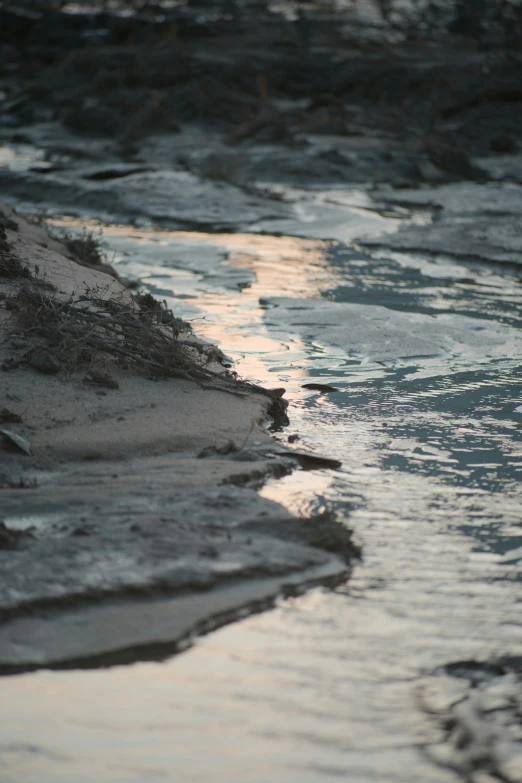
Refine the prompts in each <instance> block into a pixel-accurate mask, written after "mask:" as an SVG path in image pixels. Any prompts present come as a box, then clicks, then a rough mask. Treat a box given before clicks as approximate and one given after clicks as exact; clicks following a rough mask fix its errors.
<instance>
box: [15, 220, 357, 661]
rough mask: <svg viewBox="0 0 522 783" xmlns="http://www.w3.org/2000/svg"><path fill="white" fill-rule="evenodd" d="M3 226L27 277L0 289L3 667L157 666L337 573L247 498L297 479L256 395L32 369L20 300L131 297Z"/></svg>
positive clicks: (336, 565)
mask: <svg viewBox="0 0 522 783" xmlns="http://www.w3.org/2000/svg"><path fill="white" fill-rule="evenodd" d="M0 215H1V216H2V224H3V227H2V233H3V239H2V240H1V241H2V243H3V244H2V253H3V258H4V259H6V258H8V257H13V258H15V259H17V260H18V261H19V262H20V263H21V265H22V267H23V268H27V269H28V270H29V272H30V273H31V275H33V280H29V279H27V280H25V281H24V280H23V279H17V278H16V277H13V276H11V277H5V276H4V277H1V278H0V330H1V332H0V334H1V340H0V364H3V370H4V371H3V372H2V373H1V375H0V382H1V387H0V388H1V394H0V409H1V413H0V416H1V417H2V421H1V422H0V429H3V430H7V431H8V432H11V433H14V434H15V435H18V436H21V437H22V438H24V439H26V440H27V442H28V443H30V450H31V453H30V454H27V453H24V451H23V450H21V449H20V448H19V447H17V446H16V444H13V442H12V441H11V440H10V439H9V436H5V435H3V436H1V437H2V442H1V443H0V479H1V483H0V507H1V514H0V519H1V520H2V521H3V523H4V526H5V527H4V528H3V531H4V533H3V536H4V540H3V546H2V547H0V670H1V671H4V672H8V671H17V670H18V671H19V670H23V669H30V668H33V667H38V666H50V665H51V666H53V665H73V664H74V663H80V662H81V663H89V662H90V663H105V662H110V661H115V660H129V659H131V658H132V656H133V655H139V656H141V657H150V656H152V657H154V656H157V655H159V654H166V653H167V652H171V651H173V650H175V649H176V645H177V644H179V643H180V642H181V641H182V640H186V638H187V637H188V636H189V635H190V634H191V633H194V632H195V631H198V630H202V629H206V628H210V627H213V626H215V625H217V624H219V623H220V622H223V621H225V620H226V619H229V618H230V617H232V616H235V615H236V614H237V612H238V611H240V610H241V609H244V608H245V607H248V608H249V610H252V609H254V608H255V607H259V606H263V605H265V604H266V602H268V601H270V600H271V599H273V598H274V597H275V596H276V595H278V594H280V593H281V592H285V591H286V590H292V591H295V590H297V589H300V586H302V585H305V584H309V583H315V582H329V581H336V580H340V579H342V578H343V577H344V576H346V575H347V572H348V566H347V564H346V562H345V560H343V559H341V557H338V556H337V555H332V554H330V553H328V552H325V551H323V550H318V549H315V548H311V547H309V546H307V544H306V539H305V535H304V533H303V529H302V525H301V523H300V522H299V520H296V519H295V518H293V517H292V516H291V515H290V514H289V513H288V512H287V511H286V510H285V509H283V508H282V507H280V506H278V505H277V504H275V503H272V502H270V501H268V500H264V499H262V498H260V497H259V496H258V495H257V493H256V492H255V489H254V488H252V484H253V483H254V482H255V480H256V479H257V480H258V481H262V480H263V478H264V477H265V476H267V475H281V474H283V473H285V472H288V471H289V470H291V469H292V467H293V464H294V463H293V461H292V460H291V459H290V458H287V457H284V456H281V454H280V449H279V448H278V451H279V454H278V455H275V454H274V443H273V441H272V439H271V438H270V436H269V435H268V433H267V432H266V430H265V428H264V423H265V422H266V419H267V412H268V410H269V408H270V406H271V404H272V403H273V399H271V397H270V396H267V395H265V394H261V393H256V392H255V391H249V392H245V389H239V388H238V389H236V392H238V393H236V392H234V390H232V391H230V390H220V389H218V388H215V387H212V385H211V384H210V385H209V384H203V383H198V382H197V381H194V380H190V379H186V378H174V379H172V378H163V379H161V378H160V379H156V380H155V381H154V382H152V381H151V380H150V378H149V377H147V375H146V373H142V374H139V373H136V372H135V371H131V370H130V369H129V368H125V367H124V366H122V363H121V362H118V361H116V360H115V359H114V357H108V356H104V357H103V356H100V357H96V360H95V362H94V365H95V370H96V371H97V372H102V374H103V373H105V374H106V375H107V374H108V375H109V376H110V378H111V379H112V381H114V382H115V384H114V385H116V383H117V384H118V386H119V388H107V386H100V385H99V384H96V383H92V379H91V381H89V380H86V376H87V378H89V377H90V376H89V372H90V370H91V368H90V367H87V368H86V367H85V366H83V367H77V368H76V369H71V368H68V367H66V366H61V367H60V368H59V369H57V370H55V371H52V372H42V371H41V367H40V370H38V369H37V368H36V367H37V365H38V361H34V350H33V348H34V344H35V343H34V338H33V337H32V336H31V335H30V334H29V332H28V330H27V327H26V332H24V328H23V327H22V326H21V325H20V316H21V315H23V313H22V314H21V313H20V311H19V309H18V310H17V309H16V306H15V308H14V309H13V304H12V303H13V298H14V296H15V294H16V291H17V290H19V287H20V285H23V284H24V283H26V284H28V285H32V286H34V277H36V279H37V281H38V280H39V281H40V283H39V284H37V288H39V289H40V290H42V291H44V292H45V291H49V290H51V291H53V295H55V296H57V297H60V298H61V299H63V300H65V301H66V300H69V299H70V298H71V297H73V298H75V300H77V299H78V297H79V296H81V295H82V293H89V292H92V291H93V290H96V291H97V292H100V296H103V297H105V298H107V299H111V298H116V299H118V300H119V301H129V302H131V303H132V297H131V294H130V293H129V292H128V291H127V290H126V289H125V288H124V286H123V285H122V284H121V283H120V282H119V281H118V280H116V279H114V278H112V277H110V276H109V275H108V274H106V273H105V272H103V271H98V270H96V269H93V268H92V267H86V266H83V265H80V264H79V263H77V262H76V261H75V260H74V259H72V258H71V257H70V254H68V252H67V249H66V247H65V246H64V245H62V244H61V243H60V242H58V241H56V240H54V239H52V238H50V237H49V235H48V234H47V233H46V231H45V229H43V228H41V227H39V226H37V225H35V224H33V223H30V222H28V221H26V220H25V219H23V218H21V217H20V216H19V215H16V214H14V213H12V212H10V211H9V210H8V209H6V208H3V209H2V212H1V213H0ZM4 273H5V264H4ZM18 308H19V305H18ZM192 339H193V338H192ZM38 350H41V344H40V347H39V348H38ZM51 353H52V350H51ZM31 357H32V358H31ZM47 369H48V370H49V369H52V368H47ZM17 417H19V420H17ZM6 531H7V532H6ZM16 531H29V532H30V535H21V536H18V534H17V533H16Z"/></svg>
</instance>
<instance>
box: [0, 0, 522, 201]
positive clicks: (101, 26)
mask: <svg viewBox="0 0 522 783" xmlns="http://www.w3.org/2000/svg"><path fill="white" fill-rule="evenodd" d="M85 8H86V10H85V12H83V13H75V14H72V13H65V12H64V11H62V10H60V9H59V8H58V7H57V6H54V7H53V6H52V4H49V3H43V2H42V3H37V2H33V3H30V4H24V3H8V2H4V3H3V4H1V7H0V123H1V129H2V130H1V136H2V138H3V139H4V140H5V141H8V142H9V141H10V142H15V143H24V142H25V143H37V144H38V145H40V146H43V147H44V148H45V161H43V162H41V163H40V164H39V166H37V167H36V168H37V171H35V172H33V173H35V174H38V175H40V176H42V175H44V174H45V175H47V176H51V177H52V175H53V174H60V173H61V172H63V171H64V169H65V170H66V169H67V167H68V166H69V165H70V163H71V159H74V158H76V162H77V159H78V158H81V159H82V162H83V163H85V162H89V159H91V160H92V158H93V157H94V158H96V157H97V153H101V157H102V158H104V159H105V160H108V159H110V160H112V161H113V162H114V161H118V162H120V163H121V162H124V163H126V164H128V165H129V166H131V167H132V166H134V167H140V166H143V165H146V164H147V163H149V164H150V162H151V161H150V156H149V159H148V160H147V155H146V154H145V153H144V147H145V146H146V145H145V141H146V139H147V138H149V137H151V136H155V137H157V136H158V135H159V134H160V135H165V134H168V135H169V137H170V139H171V144H170V146H169V149H163V150H162V155H163V156H164V158H165V162H168V164H169V165H170V166H173V167H174V168H179V169H181V170H183V169H184V170H189V171H190V172H192V173H195V174H197V175H202V176H204V177H206V178H211V179H215V180H225V181H227V182H232V183H235V184H240V185H242V186H245V185H249V184H251V183H253V182H255V181H259V180H264V181H270V180H274V179H277V181H278V182H285V181H286V182H287V183H289V184H300V183H301V182H302V181H303V177H306V180H307V182H308V183H310V182H317V183H325V182H329V183H332V182H350V183H357V182H364V183H368V182H373V183H390V184H391V185H392V186H393V187H395V188H401V187H412V186H414V187H415V186H417V185H418V184H422V183H423V182H428V183H430V184H440V183H447V182H454V181H461V180H468V181H469V180H472V181H479V182H480V181H484V180H487V179H488V178H489V177H490V174H488V173H487V172H485V171H484V170H483V169H482V168H481V167H480V165H477V163H476V162H475V161H474V158H476V157H485V156H495V155H505V154H514V153H516V151H517V149H518V146H519V138H520V130H519V129H520V126H521V121H522V78H521V77H522V57H521V56H520V55H519V52H518V49H519V48H520V47H518V46H517V42H516V41H514V42H512V43H511V44H510V45H509V46H508V45H507V44H506V41H505V40H500V41H499V40H492V41H489V42H488V41H486V42H483V41H478V42H477V40H475V39H473V38H469V37H465V36H463V35H462V34H458V33H456V32H449V31H448V30H447V29H445V28H444V29H443V31H442V33H441V34H440V35H439V36H438V37H436V38H435V39H433V40H426V39H424V40H421V39H420V38H419V37H417V38H415V39H411V40H408V36H406V35H403V36H402V38H403V40H402V41H398V42H395V43H390V42H389V40H388V41H387V40H386V36H384V35H383V36H382V37H381V40H375V39H374V40H369V38H368V36H367V35H364V34H363V32H364V31H363V32H361V30H360V29H359V28H357V29H355V28H354V27H353V24H352V25H351V24H350V23H349V20H347V19H346V18H344V17H339V16H335V15H332V14H330V15H327V14H325V13H322V14H319V13H317V12H315V13H314V11H313V8H312V10H309V11H307V13H306V14H304V12H302V11H301V12H300V15H298V16H297V18H295V19H293V20H292V19H288V18H287V17H283V16H282V15H281V14H278V13H275V12H272V11H270V10H267V4H265V3H252V2H246V3H243V4H241V5H238V4H237V3H230V8H229V7H228V6H227V7H226V8H225V7H224V6H223V5H219V6H218V5H217V4H216V3H215V2H212V0H208V1H207V2H205V1H204V0H203V1H202V2H198V3H197V4H196V3H189V4H188V5H186V6H179V7H178V8H174V9H170V10H164V9H161V8H160V7H159V5H157V4H150V3H149V4H147V8H148V10H142V11H141V12H136V13H134V14H131V15H128V16H121V15H119V14H117V13H116V12H104V11H97V10H96V9H94V10H93V9H90V10H89V7H87V6H86V7H85ZM410 38H411V36H410ZM51 128H52V130H51ZM58 128H60V129H61V131H62V132H61V133H60V132H59V131H58ZM195 128H199V129H200V130H201V131H203V133H204V136H203V137H201V136H200V137H199V138H198V136H197V134H195V132H194V129H195ZM187 130H188V131H190V132H189V134H188V138H187ZM63 131H66V132H67V133H66V134H64V133H63ZM71 134H74V135H75V136H77V137H78V138H77V139H76V142H75V143H73V141H72V140H71V139H72V137H71ZM94 140H95V143H94V144H92V143H91V142H93V141H94ZM82 142H83V143H82ZM102 142H103V144H102ZM128 173H129V170H125V171H118V170H110V171H107V170H105V171H95V170H93V171H91V172H87V173H84V176H86V177H87V178H88V179H90V180H91V181H93V180H98V181H99V180H101V179H105V180H107V179H109V178H116V177H118V176H124V175H126V174H128ZM514 177H515V179H516V180H517V181H518V180H519V178H520V177H519V175H518V174H516V173H515V174H514ZM6 184H7V183H6Z"/></svg>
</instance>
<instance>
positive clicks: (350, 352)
mask: <svg viewBox="0 0 522 783" xmlns="http://www.w3.org/2000/svg"><path fill="white" fill-rule="evenodd" d="M57 223H59V224H61V225H63V223H64V222H63V221H57ZM69 227H70V224H69ZM104 233H105V237H106V239H107V242H108V243H109V246H110V248H111V251H112V252H113V253H114V260H115V263H117V264H118V265H119V267H120V271H121V272H122V273H123V274H130V275H138V276H140V277H141V278H142V279H144V282H145V284H146V285H147V286H148V287H149V289H150V290H151V291H152V292H153V293H154V294H155V295H156V296H159V297H160V298H164V299H165V300H166V301H167V302H168V304H169V305H172V306H173V307H174V308H175V310H176V312H177V313H178V314H180V315H183V316H185V317H187V318H189V319H193V320H194V324H195V325H196V326H197V329H198V331H200V332H202V333H203V334H205V335H206V336H208V337H209V338H212V339H215V340H219V341H220V343H221V345H222V347H223V348H224V349H225V350H226V351H227V352H228V353H229V354H230V355H231V357H232V358H233V359H234V361H235V362H237V365H236V366H237V368H238V370H239V371H240V372H241V373H242V374H243V375H245V376H248V377H250V378H252V379H254V380H257V381H261V382H262V383H264V384H267V385H270V386H281V385H284V386H285V387H286V389H287V397H288V398H289V400H290V402H291V407H290V419H291V424H290V427H289V428H287V429H286V430H285V431H284V432H280V433H278V434H277V437H279V438H280V439H281V440H283V441H285V442H286V440H287V438H288V436H289V435H297V436H298V438H299V440H298V441H297V442H296V446H298V447H303V448H306V449H313V450H316V451H318V452H320V453H322V454H325V455H326V456H330V457H335V458H338V459H340V460H342V463H343V466H342V468H341V469H340V470H338V471H328V470H322V471H311V472H304V471H297V472H295V473H294V474H293V475H292V476H289V477H287V478H285V479H282V480H279V481H277V482H273V483H270V484H268V485H267V486H266V487H265V488H264V489H263V490H262V492H263V494H264V495H265V496H267V497H270V498H272V499H275V500H278V501H279V502H281V503H283V504H285V505H286V506H288V507H289V508H291V509H292V510H295V511H296V512H299V513H310V512H317V511H321V510H323V509H325V508H332V509H335V510H337V511H338V513H339V514H340V516H341V517H342V518H343V519H344V520H346V523H347V524H349V525H351V526H352V527H353V528H354V529H355V531H356V536H357V539H358V541H359V542H360V543H361V544H362V546H363V553H364V557H363V561H362V562H361V563H360V564H358V565H357V566H356V568H355V570H354V574H353V577H352V579H351V580H350V582H349V583H348V584H347V585H344V586H342V587H340V588H338V589H337V590H335V591H333V592H331V591H326V590H314V591H312V592H310V593H308V594H307V595H305V596H302V597H300V598H296V599H292V600H285V601H281V602H280V604H279V605H278V606H277V607H276V608H275V609H273V610H272V611H269V612H266V613H264V614H262V615H258V616H253V617H249V618H246V619H244V620H242V621H240V622H237V623H234V624H232V625H230V626H228V627H227V628H224V629H222V630H220V631H217V632H215V633H212V634H210V635H209V636H207V637H204V638H201V639H198V640H196V641H195V644H194V646H193V647H192V648H190V649H188V650H187V651H186V652H185V653H183V654H181V655H179V656H177V657H175V658H172V659H170V660H168V661H166V662H164V663H155V664H151V663H140V662H137V663H136V664H134V665H132V666H128V667H121V668H114V669H110V670H101V671H88V672H38V673H35V674H29V675H22V676H16V677H11V678H8V679H4V680H3V681H2V683H1V684H0V693H1V698H2V701H3V703H8V704H9V705H10V710H9V714H4V716H3V717H2V718H1V719H0V723H1V728H0V736H1V737H2V740H1V741H2V751H1V753H0V769H2V767H3V769H2V780H3V781H4V780H5V781H9V782H10V781H15V780H16V781H17V783H33V782H34V783H36V781H38V782H39V783H51V782H52V783H61V781H63V782H64V783H65V781H67V783H70V781H71V780H74V781H75V783H92V781H93V780H96V781H97V783H109V782H110V783H115V782H116V781H119V782H121V783H129V781H140V783H145V781H147V782H148V781H160V780H176V781H184V782H185V781H187V782H188V781H208V780H210V779H212V780H214V781H222V782H223V783H266V781H269V780H271V781H278V782H279V781H280V782H281V783H326V782H327V781H332V780H349V781H357V783H359V782H361V783H363V782H364V783H366V782H367V783H375V781H386V782H387V783H389V782H390V781H398V782H399V781H400V782H401V783H407V782H408V781H412V783H428V782H431V781H433V783H442V782H443V781H446V780H447V781H451V780H455V779H457V774H458V773H460V774H462V775H463V776H464V777H465V776H466V775H467V776H468V777H467V779H468V780H472V781H476V783H479V781H480V783H483V781H487V780H493V779H495V775H497V778H496V779H498V774H501V775H503V776H504V778H503V779H504V780H509V781H520V780H522V750H521V747H522V746H521V739H522V731H521V729H520V717H519V716H520V714H521V713H520V710H519V713H518V717H517V712H516V705H517V704H519V705H520V709H522V702H521V698H522V697H521V693H522V689H521V687H520V677H519V674H520V670H519V669H517V666H516V665H515V664H513V663H512V664H510V666H511V669H512V670H510V671H511V673H510V672H509V671H507V670H506V667H504V668H502V667H498V668H497V669H491V670H486V669H484V667H482V668H481V666H480V665H478V664H481V663H482V662H486V661H498V660H500V659H505V660H507V659H509V660H510V661H511V662H513V661H515V662H516V660H518V659H517V656H521V655H522V619H521V618H522V614H521V605H522V604H521V598H522V590H521V573H522V526H521V515H520V508H521V499H522V492H521V488H520V476H521V471H522V442H521V440H522V438H521V434H520V433H521V426H520V423H521V421H522V398H521V396H522V395H521V385H520V382H521V370H522V337H521V332H520V325H521V324H520V321H521V318H522V317H521V308H520V305H521V303H522V289H521V286H520V281H519V279H518V277H517V275H516V274H513V273H510V272H502V273H501V272H500V271H499V270H498V269H495V268H493V267H490V266H487V265H473V264H471V263H470V264H462V263H456V262H455V261H452V260H451V259H448V258H444V257H438V258H434V257H431V258H422V257H419V256H416V255H410V256H408V255H405V254H402V255H401V254H394V253H391V252H385V251H379V252H378V253H375V254H373V255H368V254H367V253H364V252H362V251H360V250H359V249H357V247H356V246H350V245H346V244H343V243H342V242H339V241H334V240H325V239H318V238H314V237H313V236H309V237H308V238H298V237H291V236H263V235H259V234H255V233H252V234H242V235H237V234H221V235H209V234H197V233H181V232H168V231H162V232H157V231H156V232H155V231H151V230H147V229H136V230H134V229H133V230H132V232H129V229H128V228H126V227H118V226H107V227H105V229H104ZM310 233H311V232H310ZM310 382H315V383H322V384H328V385H330V386H332V387H335V389H336V391H332V392H329V393H323V392H319V391H310V390H306V389H304V388H303V384H305V383H310ZM520 660H521V661H522V658H521V659H520ZM463 661H465V662H466V661H467V662H470V661H471V662H478V664H477V665H475V664H473V665H472V664H466V665H464V666H462V665H460V662H463ZM466 666H467V667H468V668H466ZM470 666H471V669H469V667H470ZM473 666H475V668H473ZM507 668H508V669H509V667H507ZM468 670H469V671H473V672H475V674H473V676H472V675H469V676H468V674H469V671H468ZM506 672H507V673H506ZM517 672H518V674H517ZM473 678H475V679H473ZM471 681H473V682H474V683H475V685H476V686H477V687H476V688H475V689H474V691H473V693H472V694H471V696H472V698H473V699H475V698H478V697H477V694H478V696H479V697H480V699H482V701H481V702H480V704H481V705H482V706H480V709H479V708H478V707H477V708H476V709H475V706H474V705H475V702H474V701H473V700H472V699H471V697H470V693H471V690H470V687H469V684H470V682H471ZM499 694H500V695H499ZM470 699H471V700H470ZM488 699H489V701H488ZM495 699H496V702H495ZM455 704H460V705H461V707H462V705H464V707H465V708H466V710H467V712H466V715H468V714H469V716H471V717H470V718H469V721H468V723H469V726H468V724H466V726H468V729H469V732H468V733H469V736H470V738H469V739H468V741H467V742H465V743H461V744H460V745H459V743H458V742H456V741H453V742H448V741H447V740H448V730H447V724H446V730H445V729H444V728H443V719H444V718H447V717H448V715H450V714H453V712H452V710H454V708H455ZM488 704H489V705H490V707H491V705H493V707H491V709H489V708H487V709H486V707H487V705H488ZM495 704H496V707H495V706H494V705H495ZM484 705H486V707H485V706H484ZM510 705H511V706H510ZM513 705H515V706H513ZM462 709H464V708H462ZM517 709H518V708H517ZM6 712H7V711H6ZM459 714H460V713H459ZM477 716H479V717H478V718H477ZM459 719H460V718H459ZM462 720H463V721H464V723H466V720H467V718H462ZM470 726H471V728H469V727H470ZM450 739H453V740H454V738H452V737H450ZM484 749H485V750H484ZM477 759H478V760H477ZM490 773H491V774H490ZM491 775H493V777H491Z"/></svg>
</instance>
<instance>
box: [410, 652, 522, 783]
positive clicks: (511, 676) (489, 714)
mask: <svg viewBox="0 0 522 783" xmlns="http://www.w3.org/2000/svg"><path fill="white" fill-rule="evenodd" d="M418 699H419V705H420V708H421V709H422V710H423V711H424V712H425V713H427V714H428V715H430V716H431V718H432V720H433V721H434V723H435V724H436V726H437V727H438V731H439V734H440V736H439V739H438V741H434V742H430V743H429V744H426V745H424V746H422V751H423V753H424V754H425V755H426V756H427V758H429V759H430V760H431V761H432V762H433V763H435V764H437V765H438V766H440V767H444V768H446V769H450V770H452V771H454V772H455V773H457V774H458V775H459V776H460V777H461V778H462V779H464V780H465V781H468V782H469V783H475V781H477V782H478V781H481V782H482V781H502V783H519V781H521V780H522V657H521V656H511V657H510V656H504V657H502V658H498V659H496V660H495V659H492V660H491V661H482V662H481V661H476V660H469V661H459V662H455V663H451V664H447V665H446V666H443V667H441V668H440V669H439V670H438V671H437V672H436V673H435V676H434V677H433V678H431V679H430V680H428V681H427V682H425V683H423V685H422V686H420V688H419V690H418Z"/></svg>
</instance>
